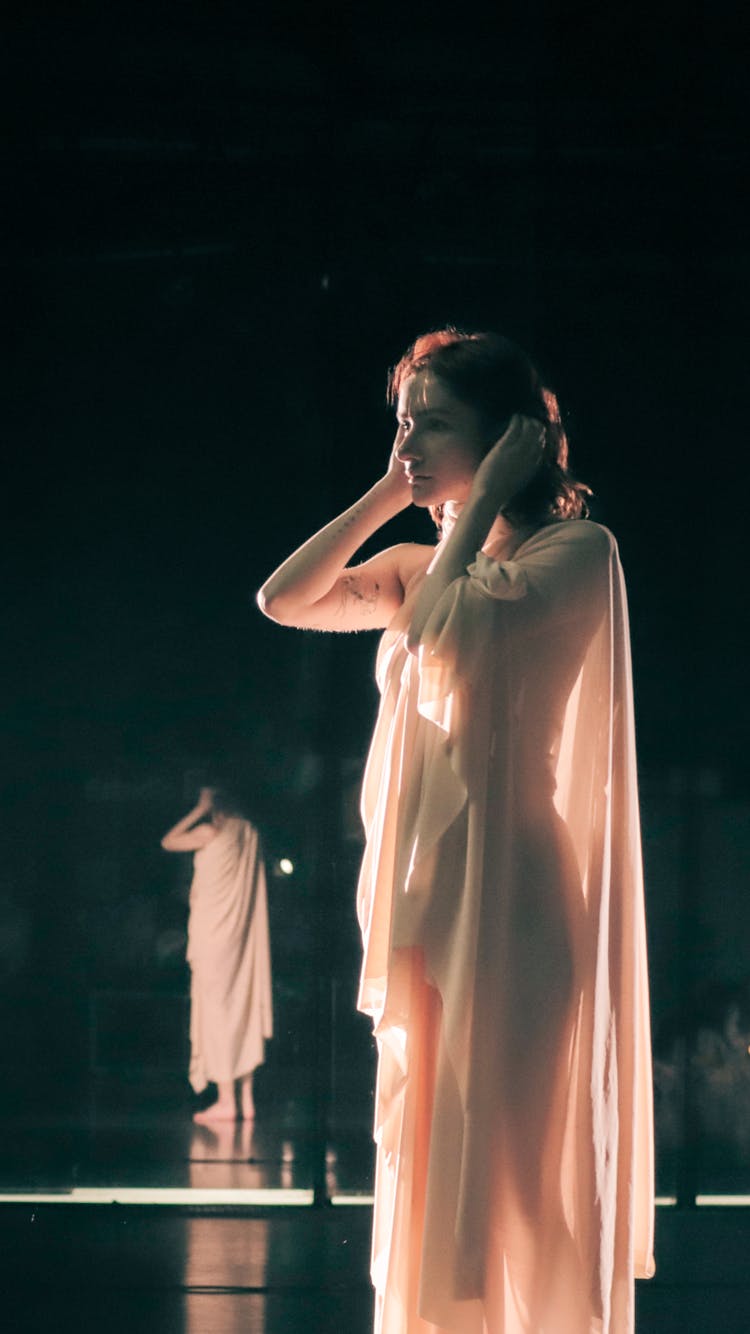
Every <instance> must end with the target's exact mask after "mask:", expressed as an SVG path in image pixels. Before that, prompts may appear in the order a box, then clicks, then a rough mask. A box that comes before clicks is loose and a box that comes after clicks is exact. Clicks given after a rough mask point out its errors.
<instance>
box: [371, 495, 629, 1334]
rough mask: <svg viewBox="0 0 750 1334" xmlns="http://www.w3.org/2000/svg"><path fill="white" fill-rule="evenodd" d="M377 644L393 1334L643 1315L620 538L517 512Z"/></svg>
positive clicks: (379, 948)
mask: <svg viewBox="0 0 750 1334" xmlns="http://www.w3.org/2000/svg"><path fill="white" fill-rule="evenodd" d="M422 577H423V576H421V575H418V576H417V577H416V578H415V579H414V580H413V581H412V583H411V584H410V585H409V587H408V588H407V590H406V597H405V602H404V605H403V606H402V608H401V609H400V611H399V612H398V613H397V615H396V617H395V618H394V620H393V622H392V624H391V626H390V627H389V628H388V630H387V631H386V633H385V634H384V636H383V639H382V641H381V647H380V651H379V655H378V665H377V676H378V682H379V685H380V689H381V692H382V701H381V707H380V712H379V716H378V721H377V724H376V728H375V733H374V736H373V740H372V745H371V750H370V755H369V759H368V764H367V770H366V774H365V781H364V791H363V817H364V822H365V828H366V834H367V847H366V851H365V857H364V861H363V866H362V872H361V878H360V885H359V895H358V911H359V919H360V925H361V928H362V933H363V941H364V962H363V969H362V979H361V988H360V1000H359V1004H360V1007H361V1008H362V1009H363V1010H364V1011H366V1012H367V1013H369V1014H371V1015H372V1017H373V1021H374V1025H375V1032H376V1035H377V1039H378V1046H379V1071H378V1088H377V1106H376V1125H375V1137H376V1141H377V1145H378V1155H377V1171H376V1201H375V1219H374V1233H373V1256H372V1276H373V1282H374V1284H375V1288H376V1329H377V1330H378V1331H382V1334H434V1332H436V1331H451V1334H630V1331H632V1330H633V1322H634V1285H633V1278H634V1276H642V1277H643V1276H648V1275H650V1274H651V1273H652V1272H653V1267H654V1266H653V1258H652V1244H653V1128H652V1100H651V1064H650V1036H649V1018H648V983H647V973H646V943H645V925H644V910H643V885H642V868H641V846H640V830H639V815H638V798H637V782H636V762H635V746H634V729H633V709H632V685H631V672H630V649H629V641H628V625H627V608H626V600H625V589H624V583H623V579H622V571H621V567H620V563H619V559H618V556H617V548H616V545H615V542H614V539H613V538H612V536H611V534H610V533H609V532H608V531H607V530H606V529H604V528H601V527H600V526H598V525H597V524H594V523H590V522H588V521H585V520H582V521H565V522H559V523H553V524H550V525H547V526H546V527H543V528H541V529H540V530H538V531H537V532H536V533H534V534H533V535H531V536H528V534H527V535H526V536H525V539H524V538H523V537H522V535H521V536H519V534H514V533H511V532H509V533H508V535H507V536H506V537H505V538H503V539H500V540H498V541H497V542H496V543H495V544H494V546H488V547H487V548H486V549H485V551H484V552H480V553H478V555H477V557H476V560H475V562H474V563H473V564H472V565H471V566H469V568H468V570H467V573H466V574H465V576H463V577H461V578H459V579H457V580H456V581H455V582H454V583H452V584H451V585H450V587H449V588H448V589H447V590H446V591H445V593H444V594H443V596H442V598H441V599H440V601H439V603H438V605H437V606H436V607H435V609H434V611H433V613H432V615H431V617H430V620H429V622H428V624H427V626H426V628H425V632H424V635H423V636H422V642H421V646H420V650H419V655H418V657H414V656H412V655H410V654H408V653H407V652H406V647H405V631H406V629H407V628H408V625H409V621H410V618H411V614H412V611H413V607H414V601H415V598H416V595H417V592H418V589H419V585H420V583H421V579H422Z"/></svg>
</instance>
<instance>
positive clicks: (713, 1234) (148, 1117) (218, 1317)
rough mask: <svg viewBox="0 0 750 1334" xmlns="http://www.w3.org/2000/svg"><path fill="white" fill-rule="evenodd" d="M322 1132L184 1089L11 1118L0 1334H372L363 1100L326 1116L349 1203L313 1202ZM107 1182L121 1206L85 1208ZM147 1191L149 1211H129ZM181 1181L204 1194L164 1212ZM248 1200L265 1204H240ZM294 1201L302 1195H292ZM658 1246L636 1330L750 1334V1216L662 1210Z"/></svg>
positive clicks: (341, 1193) (3, 1125)
mask: <svg viewBox="0 0 750 1334" xmlns="http://www.w3.org/2000/svg"><path fill="white" fill-rule="evenodd" d="M313 1131H314V1116H313V1111H312V1108H311V1107H310V1105H309V1104H306V1103H305V1102H304V1101H303V1100H301V1101H299V1102H295V1101H294V1100H287V1101H285V1102H284V1103H283V1104H279V1105H273V1104H270V1103H267V1104H266V1105H265V1106H263V1107H261V1106H260V1104H259V1116H258V1119H257V1122H255V1123H254V1124H252V1125H243V1124H239V1125H214V1126H211V1127H208V1126H197V1125H194V1124H193V1123H192V1121H191V1119H190V1109H189V1106H188V1105H187V1104H186V1100H185V1095H184V1090H182V1091H181V1092H180V1091H178V1092H176V1093H175V1092H174V1091H173V1094H171V1093H169V1091H168V1090H167V1091H164V1094H163V1096H162V1098H161V1100H158V1099H157V1100H154V1099H151V1098H149V1099H145V1098H138V1097H136V1098H132V1097H131V1098H128V1097H127V1096H126V1095H125V1092H124V1091H123V1090H120V1092H119V1094H117V1096H114V1091H113V1090H112V1089H111V1088H110V1089H104V1090H102V1089H99V1090H97V1091H96V1095H95V1096H93V1095H92V1096H91V1097H90V1098H89V1099H88V1101H87V1104H86V1106H85V1107H81V1108H78V1109H77V1110H76V1109H71V1108H70V1107H69V1108H68V1110H67V1112H66V1113H65V1114H62V1113H61V1112H59V1111H58V1112H57V1113H54V1112H52V1111H47V1112H43V1111H41V1110H40V1108H39V1105H38V1104H37V1106H36V1107H35V1109H34V1111H33V1112H32V1111H30V1110H29V1109H27V1110H26V1111H24V1110H23V1109H22V1108H20V1107H17V1108H16V1109H15V1110H14V1109H10V1108H6V1109H5V1112H4V1114H3V1116H2V1118H0V1187H1V1189H0V1197H2V1198H0V1293H1V1294H2V1306H1V1307H0V1328H2V1330H3V1331H4V1334H42V1332H44V1334H66V1332H67V1331H69V1330H70V1331H76V1334H88V1331H91V1332H92V1334H94V1331H96V1334H100V1331H103V1332H104V1334H125V1331H127V1334H368V1331H370V1330H371V1328H372V1309H373V1302H372V1294H371V1288H370V1283H369V1277H368V1263H369V1237H370V1227H371V1209H370V1207H369V1204H368V1203H367V1202H366V1201H367V1199H368V1196H369V1192H370V1190H371V1184H372V1160H373V1154H372V1144H371V1138H370V1130H369V1107H368V1106H367V1105H366V1103H365V1105H360V1106H353V1105H352V1104H351V1103H350V1104H346V1103H344V1104H340V1105H339V1106H338V1107H337V1109H336V1113H335V1115H332V1116H331V1118H330V1122H329V1133H328V1138H327V1141H326V1146H325V1154H324V1157H323V1163H322V1167H323V1175H324V1179H325V1184H326V1188H327V1192H328V1196H329V1197H331V1198H334V1199H343V1201H344V1202H343V1203H341V1204H323V1205H321V1204H320V1203H318V1204H313V1203H312V1200H313V1193H312V1187H313V1184H314V1182H315V1178H316V1171H318V1172H319V1171H320V1164H319V1163H317V1161H316V1138H315V1134H314V1133H313ZM96 1189H99V1190H101V1191H103V1192H104V1196H105V1197H106V1198H108V1199H110V1200H112V1199H114V1200H116V1199H125V1200H126V1202H125V1203H122V1202H120V1203H107V1204H102V1203H93V1204H84V1203H81V1202H78V1201H79V1200H80V1199H82V1198H83V1197H84V1196H85V1194H86V1192H87V1191H88V1192H90V1191H92V1190H96ZM136 1189H138V1190H140V1191H141V1192H143V1193H144V1196H143V1198H144V1200H146V1199H148V1198H150V1199H151V1201H152V1202H151V1203H146V1202H144V1203H141V1204H138V1205H134V1204H132V1203H129V1202H127V1198H126V1193H127V1191H129V1190H136ZM170 1189H171V1190H175V1189H177V1190H180V1191H181V1192H184V1191H190V1190H192V1191H193V1192H196V1193H194V1194H192V1195H188V1196H185V1195H182V1196H181V1197H180V1202H179V1203H178V1204H176V1205H171V1206H170V1205H167V1204H165V1203H163V1200H164V1198H165V1197H164V1194H163V1192H165V1191H167V1190H170ZM248 1190H254V1191H267V1192H269V1194H268V1195H267V1196H265V1200H266V1203H263V1202H261V1203H256V1204H254V1205H253V1206H252V1207H251V1206H243V1205H241V1204H239V1203H238V1201H239V1200H240V1199H241V1198H243V1197H242V1192H245V1191H248ZM290 1191H291V1192H302V1194H303V1195H304V1198H305V1200H306V1201H308V1202H307V1203H305V1204H296V1205H294V1204H292V1205H286V1204H283V1203H281V1196H280V1194H279V1192H290ZM197 1192H200V1194H198V1193H197ZM206 1192H208V1194H209V1195H212V1197H213V1199H214V1200H221V1201H222V1203H221V1204H217V1203H213V1204H208V1205H207V1204H206V1203H205V1198H206ZM128 1198H129V1197H128ZM291 1198H294V1196H292V1197H291ZM154 1200H159V1201H162V1202H159V1203H154V1202H153V1201H154ZM227 1201H230V1203H229V1204H227ZM199 1202H200V1204H199ZM656 1254H657V1266H658V1272H657V1276H656V1278H655V1279H654V1280H652V1281H651V1282H650V1283H642V1284H639V1285H638V1322H637V1331H638V1334H706V1331H708V1330H710V1329H720V1330H721V1331H722V1334H746V1331H747V1329H748V1328H750V1323H749V1320H748V1311H750V1272H749V1271H748V1265H747V1256H748V1254H750V1208H733V1209H732V1208H723V1209H719V1208H704V1209H697V1210H692V1211H679V1210H677V1209H675V1208H661V1209H660V1210H659V1211H658V1215H657V1247H656ZM529 1334H537V1332H536V1331H529ZM551 1334H554V1331H552V1332H551Z"/></svg>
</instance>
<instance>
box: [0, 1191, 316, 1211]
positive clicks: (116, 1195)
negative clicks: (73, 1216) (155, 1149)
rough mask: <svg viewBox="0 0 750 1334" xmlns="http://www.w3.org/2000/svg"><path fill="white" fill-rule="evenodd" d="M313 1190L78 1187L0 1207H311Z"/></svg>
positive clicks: (6, 1198)
mask: <svg viewBox="0 0 750 1334" xmlns="http://www.w3.org/2000/svg"><path fill="white" fill-rule="evenodd" d="M313 1200H314V1194H313V1192H312V1191H311V1190H209V1189H195V1188H194V1187H192V1186H183V1187H174V1188H164V1189H162V1188H161V1187H150V1186H76V1187H75V1188H74V1189H73V1190H68V1191H58V1192H57V1193H55V1194H54V1195H52V1194H44V1193H43V1192H42V1191H39V1192H38V1193H36V1192H35V1193H30V1192H24V1193H23V1194H22V1193H20V1192H19V1193H18V1194H15V1193H13V1194H5V1193H2V1194H0V1204H182V1205H186V1204H188V1205H200V1204H221V1205H228V1206H229V1207H234V1206H235V1205H240V1204H255V1205H264V1206H265V1205H291V1204H296V1205H300V1204H302V1205H310V1204H312V1203H313Z"/></svg>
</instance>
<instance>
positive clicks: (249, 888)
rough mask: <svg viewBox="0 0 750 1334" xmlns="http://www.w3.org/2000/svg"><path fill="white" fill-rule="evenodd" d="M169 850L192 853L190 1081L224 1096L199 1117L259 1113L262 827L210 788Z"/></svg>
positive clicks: (266, 959)
mask: <svg viewBox="0 0 750 1334" xmlns="http://www.w3.org/2000/svg"><path fill="white" fill-rule="evenodd" d="M161 845H162V847H163V848H164V849H165V850H166V851H167V852H193V853H194V854H195V856H194V859H193V866H194V873H193V882H192V885H191V887H190V917H189V921H188V951H187V957H188V962H189V964H190V973H191V985H190V1083H191V1084H192V1086H193V1089H194V1090H195V1092H196V1093H201V1092H202V1091H203V1090H204V1089H205V1087H206V1085H207V1084H208V1083H209V1081H210V1082H212V1083H215V1084H216V1085H217V1086H218V1099H217V1101H216V1102H214V1103H212V1104H211V1106H210V1107H207V1108H206V1109H205V1110H204V1111H201V1112H196V1114H195V1116H194V1117H193V1120H194V1121H198V1122H203V1123H207V1124H210V1123H211V1122H213V1121H235V1120H237V1119H238V1117H241V1118H242V1119H243V1120H252V1118H253V1117H254V1116H255V1103H254V1100H253V1073H254V1071H255V1070H256V1068H257V1067H258V1066H259V1065H262V1063H263V1057H264V1048H265V1040H266V1038H270V1037H271V1036H272V1033H273V1023H272V1007H271V960H270V950H269V937H268V907H267V902H266V875H265V868H264V865H263V859H262V856H261V850H260V842H259V838H258V831H257V830H256V829H255V828H254V827H253V826H252V825H251V824H250V822H249V820H246V819H244V817H243V816H242V815H241V814H239V812H238V811H237V810H236V808H235V807H234V805H233V804H232V803H231V802H230V801H228V800H227V798H226V797H222V795H221V794H220V793H219V792H217V791H216V790H215V789H213V788H208V787H204V788H201V792H200V796H199V798H198V803H197V805H196V806H195V807H194V808H193V810H192V811H189V812H188V814H187V815H186V816H185V817H184V818H183V819H182V820H178V822H177V824H176V825H175V826H174V827H173V828H172V829H170V830H169V832H168V833H167V834H165V835H164V837H163V839H162V841H161Z"/></svg>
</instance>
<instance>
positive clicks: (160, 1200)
mask: <svg viewBox="0 0 750 1334" xmlns="http://www.w3.org/2000/svg"><path fill="white" fill-rule="evenodd" d="M314 1200H315V1196H314V1193H313V1191H312V1190H276V1189H268V1190H235V1189H231V1188H229V1189H225V1190H210V1189H208V1188H205V1189H204V1188H196V1187H194V1186H175V1187H160V1186H76V1187H74V1189H72V1190H59V1191H56V1192H55V1193H54V1194H52V1193H46V1192H43V1191H35V1192H31V1191H23V1192H22V1191H17V1192H16V1191H14V1192H11V1193H7V1192H4V1191H0V1204H176V1205H202V1204H205V1205H212V1204H213V1205H224V1206H227V1207H228V1208H232V1207H234V1206H236V1205H255V1206H263V1207H265V1206H271V1207H275V1206H277V1205H280V1206H284V1205H286V1206H289V1205H296V1206H300V1205H301V1206H310V1205H312V1204H313V1203H314ZM373 1202H374V1196H372V1195H363V1194H356V1195H344V1194H342V1195H333V1196H331V1204H333V1205H345V1206H351V1205H364V1206H365V1207H368V1208H369V1207H371V1206H372V1204H373ZM695 1203H696V1205H698V1206H702V1207H714V1208H737V1207H739V1208H750V1195H697V1196H696V1199H695ZM656 1204H657V1206H658V1207H659V1208H662V1209H663V1208H674V1207H675V1206H676V1205H677V1197H676V1196H675V1195H657V1197H656Z"/></svg>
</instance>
